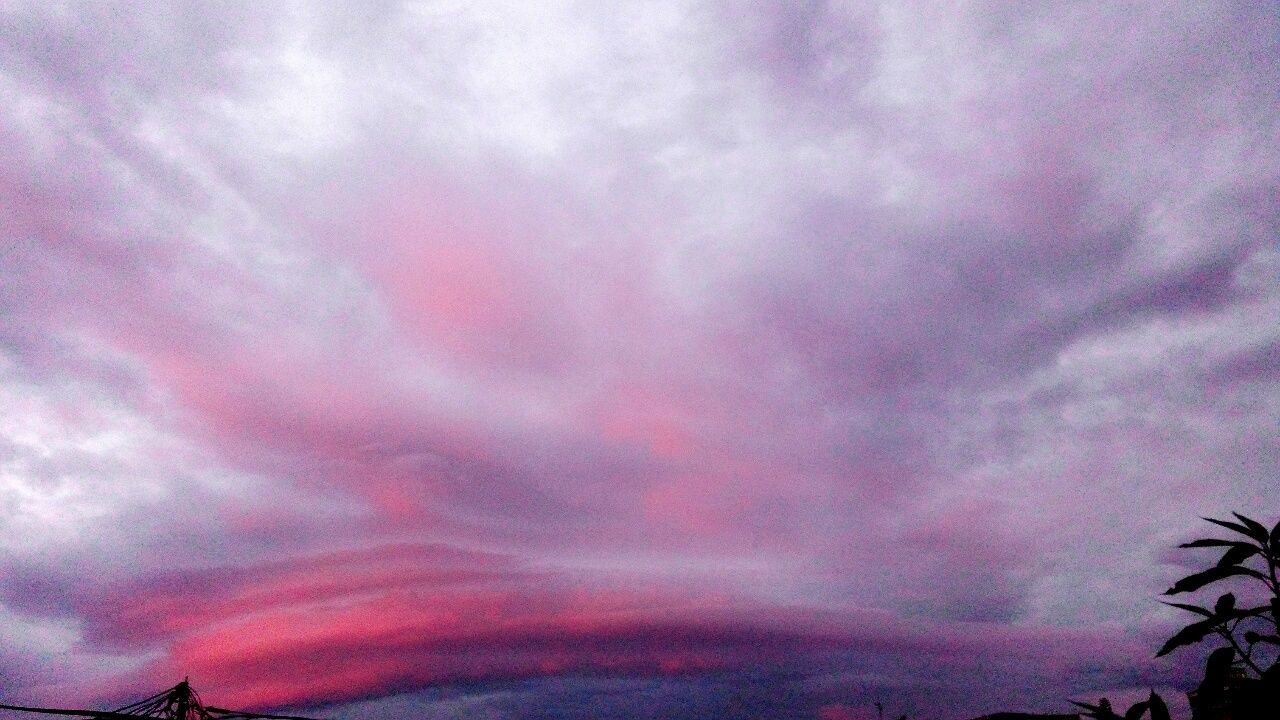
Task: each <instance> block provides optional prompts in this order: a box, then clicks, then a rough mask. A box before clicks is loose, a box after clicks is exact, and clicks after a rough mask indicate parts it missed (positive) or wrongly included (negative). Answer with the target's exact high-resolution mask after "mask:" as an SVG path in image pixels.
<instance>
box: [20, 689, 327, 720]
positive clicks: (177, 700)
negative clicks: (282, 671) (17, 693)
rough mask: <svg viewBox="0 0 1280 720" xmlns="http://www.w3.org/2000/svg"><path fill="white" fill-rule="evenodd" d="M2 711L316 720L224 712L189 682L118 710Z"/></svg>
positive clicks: (165, 719) (111, 717)
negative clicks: (204, 699)
mask: <svg viewBox="0 0 1280 720" xmlns="http://www.w3.org/2000/svg"><path fill="white" fill-rule="evenodd" d="M0 710H16V711H18V712H28V713H40V714H43V715H69V716H72V717H85V718H95V719H96V720H137V718H160V719H161V720H256V719H257V718H270V719H272V720H316V719H315V718H307V717H300V716H298V715H267V714H264V713H253V712H243V711H240V710H226V709H224V708H218V707H213V706H211V705H205V704H204V703H203V702H201V701H200V695H199V694H197V693H196V691H195V690H192V689H191V683H190V682H188V681H187V680H183V681H182V682H180V683H178V684H177V685H174V686H173V687H171V688H169V689H168V690H165V691H163V692H159V693H156V694H155V695H152V696H151V697H149V698H144V699H142V700H139V701H138V702H136V703H133V704H131V705H125V706H124V707H122V708H117V709H115V710H63V709H59V708H40V707H24V706H22V705H0Z"/></svg>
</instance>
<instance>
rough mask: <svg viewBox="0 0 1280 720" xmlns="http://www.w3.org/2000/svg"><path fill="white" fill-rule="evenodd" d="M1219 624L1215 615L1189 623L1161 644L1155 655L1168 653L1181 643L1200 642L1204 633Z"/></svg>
mask: <svg viewBox="0 0 1280 720" xmlns="http://www.w3.org/2000/svg"><path fill="white" fill-rule="evenodd" d="M1219 624H1221V621H1220V620H1219V619H1218V618H1216V617H1213V618H1209V619H1207V620H1201V621H1199V622H1193V623H1191V624H1190V625H1188V626H1186V627H1184V628H1182V629H1181V630H1179V631H1178V632H1176V633H1174V635H1173V637H1171V638H1169V640H1168V641H1167V642H1165V644H1164V645H1163V646H1161V648H1160V651H1159V652H1157V653H1156V657H1162V656H1164V655H1168V654H1169V653H1171V652H1173V651H1174V650H1177V649H1178V648H1180V647H1182V646H1183V645H1194V644H1196V643H1198V642H1200V641H1201V640H1203V639H1204V637H1205V636H1206V635H1208V634H1209V633H1211V632H1213V629H1214V628H1216V627H1217V626H1218V625H1219Z"/></svg>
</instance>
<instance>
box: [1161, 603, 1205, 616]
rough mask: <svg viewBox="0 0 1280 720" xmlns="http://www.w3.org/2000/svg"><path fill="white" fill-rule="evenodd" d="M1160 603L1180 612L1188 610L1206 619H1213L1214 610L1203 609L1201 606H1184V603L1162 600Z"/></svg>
mask: <svg viewBox="0 0 1280 720" xmlns="http://www.w3.org/2000/svg"><path fill="white" fill-rule="evenodd" d="M1160 602H1161V603H1164V604H1165V605H1168V606H1169V607H1176V608H1178V609H1179V610H1186V611H1187V612H1193V613H1195V614H1197V615H1203V616H1205V617H1213V611H1212V610H1210V609H1208V608H1202V607H1200V606H1199V605H1184V604H1182V603H1176V602H1168V601H1166V600H1161V601H1160Z"/></svg>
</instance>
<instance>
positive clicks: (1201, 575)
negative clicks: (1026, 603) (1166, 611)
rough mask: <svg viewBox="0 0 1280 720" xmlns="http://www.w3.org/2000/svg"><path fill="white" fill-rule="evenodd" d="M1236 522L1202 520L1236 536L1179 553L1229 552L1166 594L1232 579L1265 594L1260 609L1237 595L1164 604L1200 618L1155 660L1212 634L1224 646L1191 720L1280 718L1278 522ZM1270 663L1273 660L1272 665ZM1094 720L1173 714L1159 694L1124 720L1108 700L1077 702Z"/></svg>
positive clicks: (1208, 669) (1210, 663) (1209, 665)
mask: <svg viewBox="0 0 1280 720" xmlns="http://www.w3.org/2000/svg"><path fill="white" fill-rule="evenodd" d="M1232 515H1234V516H1235V521H1232V520H1219V519H1216V518H1204V520H1206V521H1208V522H1211V523H1213V524H1214V525H1217V526H1219V527H1221V528H1225V529H1227V530H1230V531H1232V532H1233V533H1235V535H1236V536H1238V537H1231V538H1227V539H1222V538H1200V539H1198V540H1193V541H1191V542H1189V543H1183V544H1181V545H1179V546H1178V547H1180V548H1225V549H1226V550H1225V552H1224V554H1223V555H1222V557H1221V558H1220V559H1219V560H1218V562H1217V563H1216V564H1214V565H1213V566H1211V567H1209V568H1208V569H1206V570H1201V571H1200V572H1196V573H1192V574H1191V575H1188V576H1187V577H1184V578H1182V579H1181V580H1179V581H1177V582H1176V583H1174V584H1173V587H1171V588H1169V589H1168V590H1167V591H1165V593H1164V594H1165V595H1180V594H1182V593H1190V592H1195V591H1197V590H1200V589H1202V588H1205V587H1208V586H1210V585H1213V584H1214V583H1219V582H1222V581H1224V580H1228V579H1230V578H1246V579H1248V580H1251V581H1254V586H1255V588H1256V587H1257V585H1259V584H1260V585H1261V586H1262V587H1263V588H1265V592H1264V593H1262V595H1263V600H1262V601H1261V604H1259V605H1256V606H1254V607H1248V608H1245V607H1239V606H1238V605H1237V600H1236V596H1235V594H1234V593H1231V592H1227V593H1224V594H1222V595H1220V596H1219V597H1218V599H1217V601H1216V602H1214V604H1213V607H1212V608H1208V607H1202V606H1200V605H1191V604H1187V603H1176V602H1166V603H1165V604H1166V605H1170V606H1172V607H1176V608H1178V609H1180V610H1185V611H1187V612H1189V613H1193V614H1195V615H1196V616H1198V619H1197V620H1195V621H1194V622H1192V623H1191V624H1189V625H1187V626H1186V627H1184V628H1182V629H1181V630H1179V631H1178V632H1176V633H1174V634H1173V636H1172V637H1170V638H1169V639H1168V641H1166V642H1165V644H1164V645H1163V646H1161V648H1160V650H1159V651H1158V652H1157V653H1156V657H1162V656H1164V655H1168V654H1169V653H1171V652H1173V651H1174V650H1177V649H1178V648H1182V647H1187V646H1190V645H1195V644H1197V643H1200V642H1201V641H1203V640H1204V639H1205V638H1207V637H1210V636H1215V637H1218V638H1220V639H1221V640H1224V641H1225V642H1226V643H1227V645H1226V646H1225V647H1219V648H1217V649H1216V650H1214V651H1213V652H1211V653H1209V657H1208V659H1207V660H1206V662H1205V671H1204V679H1203V680H1201V681H1200V684H1199V686H1197V687H1196V689H1195V690H1194V691H1192V692H1190V693H1188V694H1187V698H1188V700H1189V701H1190V704H1191V712H1192V716H1191V717H1192V720H1276V719H1277V718H1280V579H1277V576H1278V575H1280V522H1277V523H1276V524H1275V526H1274V527H1272V528H1271V529H1270V530H1268V529H1267V527H1266V526H1265V525H1263V524H1262V523H1260V522H1258V521H1257V520H1254V519H1252V518H1248V517H1245V516H1244V515H1241V514H1239V513H1232ZM1268 658H1269V660H1268ZM1072 704H1073V705H1076V706H1077V707H1080V708H1081V709H1083V710H1084V716H1085V717H1088V718H1095V719H1096V720H1139V719H1140V718H1142V717H1144V716H1148V715H1149V716H1150V718H1151V720H1169V708H1168V706H1167V705H1166V704H1165V702H1164V698H1162V697H1160V695H1159V694H1157V693H1156V692H1155V691H1154V690H1153V691H1152V692H1151V695H1150V696H1149V697H1148V698H1147V699H1146V700H1143V701H1141V702H1138V703H1134V705H1133V706H1132V707H1130V708H1129V709H1128V710H1127V711H1125V713H1124V714H1123V715H1121V714H1119V713H1117V712H1116V711H1115V710H1114V709H1113V708H1112V707H1111V703H1110V701H1108V700H1107V699H1106V698H1103V699H1102V700H1100V701H1098V704H1097V705H1091V704H1089V703H1083V702H1075V701H1072Z"/></svg>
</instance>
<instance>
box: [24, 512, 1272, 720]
mask: <svg viewBox="0 0 1280 720" xmlns="http://www.w3.org/2000/svg"><path fill="white" fill-rule="evenodd" d="M1232 515H1234V516H1235V520H1234V521H1232V520H1218V519H1215V518H1204V519H1205V520H1206V521H1208V522H1210V523H1213V524H1214V525H1217V526H1218V527H1220V528H1224V529H1226V530H1230V531H1231V532H1232V533H1233V535H1231V536H1229V537H1228V538H1225V539H1223V538H1201V539H1199V540H1193V541H1192V542H1189V543H1183V544H1182V545H1180V546H1179V547H1182V548H1217V549H1219V550H1223V549H1225V552H1224V554H1223V555H1222V556H1221V558H1220V559H1219V560H1218V561H1217V562H1216V563H1215V564H1213V565H1212V566H1210V567H1209V568H1208V569H1206V570H1202V571H1200V572H1196V573H1192V574H1191V575H1188V576H1187V577H1184V578H1182V579H1181V580H1179V581H1177V582H1176V583H1174V585H1173V587H1171V588H1169V589H1168V590H1167V591H1166V592H1165V595H1180V594H1183V593H1190V592H1195V591H1197V590H1200V589H1203V588H1205V587H1208V586H1209V585H1213V584H1215V583H1219V582H1222V581H1225V580H1229V579H1232V578H1241V579H1244V580H1246V581H1249V582H1250V583H1251V584H1252V585H1253V586H1254V589H1255V592H1253V593H1250V594H1248V595H1246V598H1248V599H1250V600H1255V599H1257V598H1261V600H1260V601H1259V604H1258V605H1255V606H1254V607H1241V606H1239V605H1238V603H1237V600H1236V596H1235V594H1234V593H1231V592H1227V593H1224V594H1222V595H1220V596H1219V597H1218V599H1217V601H1215V602H1214V603H1213V607H1212V608H1210V607H1204V606H1200V605H1191V604H1187V603H1177V602H1167V603H1165V604H1167V605H1170V606H1172V607H1176V608H1178V609H1180V610H1184V611H1186V612H1189V613H1192V614H1193V615H1195V616H1196V619H1195V620H1194V621H1193V622H1192V623H1190V624H1189V625H1187V626H1186V627H1184V628H1182V629H1181V630H1179V631H1178V632H1176V633H1174V635H1173V637H1171V638H1169V640H1168V641H1167V642H1165V644H1164V645H1163V646H1162V647H1161V648H1160V650H1159V651H1158V652H1157V653H1156V657H1161V656H1163V655H1167V654H1169V653H1171V652H1173V651H1174V650H1177V649H1179V648H1183V647H1189V646H1192V645H1197V644H1199V643H1201V642H1203V641H1204V640H1205V639H1206V638H1216V639H1218V640H1220V641H1222V642H1224V643H1226V644H1225V645H1224V646H1221V647H1218V648H1217V649H1215V650H1213V651H1212V652H1210V653H1209V656H1208V659H1207V660H1206V662H1205V671H1204V679H1203V680H1201V682H1200V684H1199V685H1198V686H1197V687H1196V689H1195V690H1193V691H1192V692H1190V693H1187V699H1188V701H1189V704H1190V706H1191V711H1192V714H1191V720H1280V522H1277V523H1276V524H1275V525H1274V526H1273V527H1272V528H1271V529H1270V530H1268V529H1267V528H1266V526H1264V525H1263V524H1262V523H1260V522H1258V521H1256V520H1253V519H1252V518H1248V517H1245V516H1244V515H1241V514H1239V513H1232ZM1258 585H1261V586H1262V588H1263V589H1264V591H1258V588H1257V586H1258ZM1072 704H1073V705H1076V706H1078V707H1079V708H1081V710H1083V716H1084V717H1087V718H1095V719H1096V720H1142V719H1143V718H1147V717H1149V718H1150V719H1151V720H1171V718H1170V716H1169V708H1168V707H1167V705H1166V704H1165V701H1164V699H1163V698H1162V697H1160V695H1159V694H1158V693H1156V692H1155V691H1152V692H1151V694H1150V695H1149V696H1148V697H1147V699H1146V700H1143V701H1141V702H1138V703H1135V704H1134V705H1132V706H1131V707H1130V708H1128V710H1126V711H1125V712H1123V713H1120V712H1117V711H1116V710H1115V709H1113V708H1112V706H1111V703H1110V702H1109V701H1108V700H1107V699H1106V698H1103V699H1101V700H1099V701H1098V703H1097V704H1091V703H1083V702H1074V701H1073V702H1072ZM876 709H877V711H878V714H879V716H880V717H881V718H883V716H884V707H883V706H882V705H881V704H880V703H876ZM0 710H16V711H19V712H26V713H40V714H45V715H64V716H72V717H86V718H97V719H98V720H137V718H139V717H146V718H162V719H163V720H259V719H263V720H314V718H304V717H299V716H296V715H267V714H264V713H253V712H243V711H238V710H226V709H223V708H218V707H212V706H207V705H204V704H203V703H202V702H201V700H200V696H199V695H198V694H197V693H196V692H195V691H194V690H192V689H191V685H190V683H188V682H187V681H186V680H184V681H182V682H180V683H178V684H177V685H175V686H173V687H171V688H169V689H168V690H165V691H163V692H160V693H157V694H155V695H152V696H151V697H149V698H145V699H143V700H139V701H138V702H136V703H133V704H131V705H126V706H124V707H122V708H117V709H115V710H65V709H59V708H40V707H24V706H21V705H0ZM1080 717H1081V714H1071V715H1033V714H1026V713H996V714H994V715H985V716H983V717H981V718H977V719H976V720H1078V718H1080ZM899 720H907V718H906V717H905V716H903V717H902V718H900V719H899Z"/></svg>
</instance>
